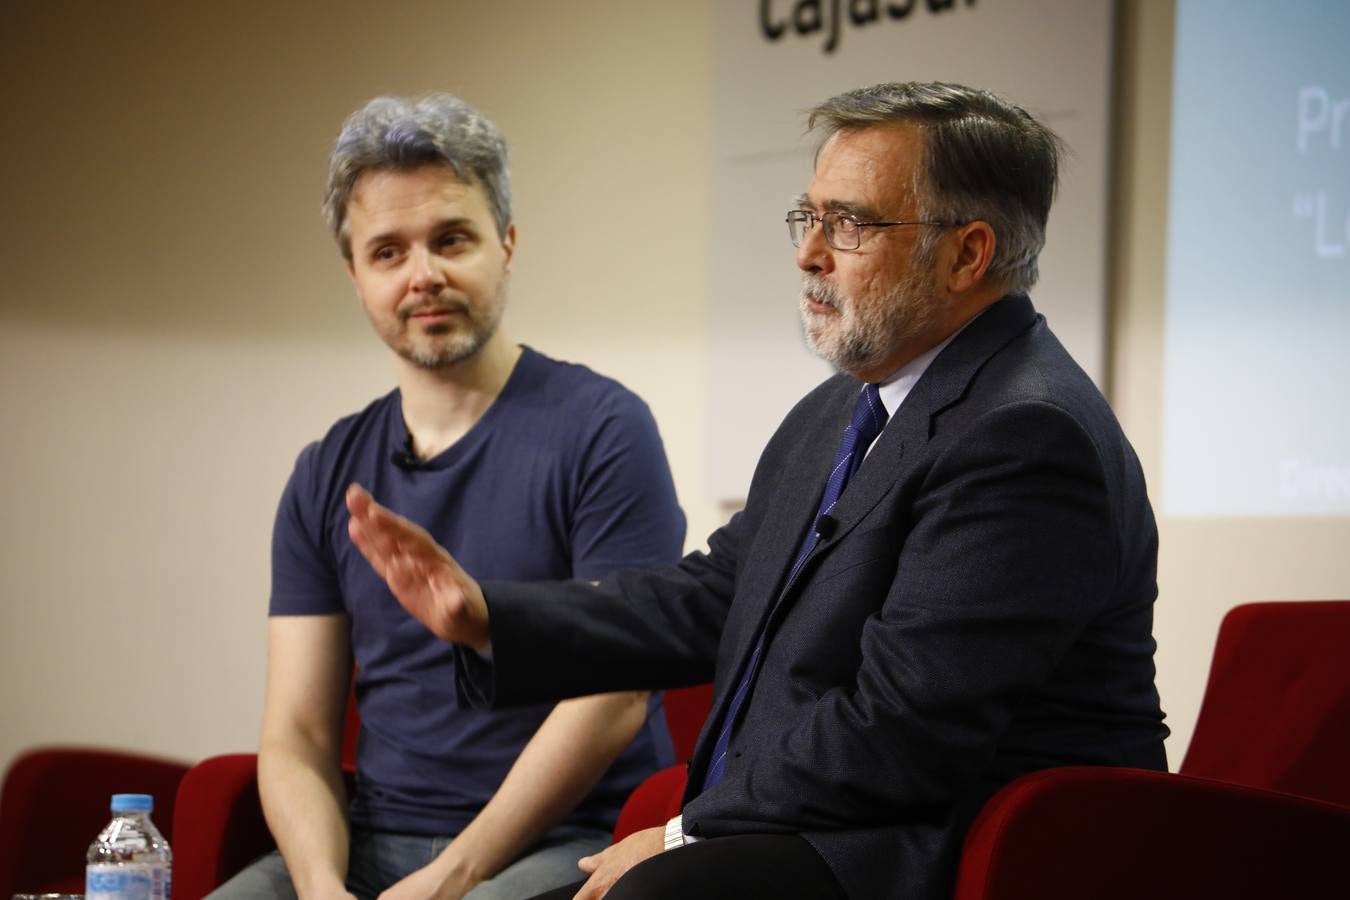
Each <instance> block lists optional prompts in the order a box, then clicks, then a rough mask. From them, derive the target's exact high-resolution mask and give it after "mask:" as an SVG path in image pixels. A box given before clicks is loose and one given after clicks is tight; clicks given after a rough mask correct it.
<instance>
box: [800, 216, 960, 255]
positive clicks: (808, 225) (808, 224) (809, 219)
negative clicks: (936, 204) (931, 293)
mask: <svg viewBox="0 0 1350 900" xmlns="http://www.w3.org/2000/svg"><path fill="white" fill-rule="evenodd" d="M826 216H834V218H835V220H836V221H838V220H840V219H847V220H848V221H850V222H852V223H853V227H854V228H893V227H894V226H896V225H933V226H936V227H938V228H954V227H956V226H957V225H959V224H960V223H959V222H931V221H926V220H915V221H912V222H859V221H858V220H857V219H856V218H854V217H853V216H851V215H849V214H848V213H842V212H836V211H834V210H831V211H830V212H827V213H821V214H820V215H816V214H815V213H814V212H812V211H811V210H809V209H790V210H788V214H787V215H786V216H785V217H784V218H783V221H784V222H786V223H787V227H788V239H789V240H792V222H793V219H794V217H795V218H796V219H797V221H800V222H802V223H803V225H804V226H805V227H804V228H802V236H803V237H805V236H806V233H807V232H809V231H810V230H811V229H812V228H814V227H815V223H816V222H819V223H820V225H821V227H822V228H824V226H825V217H826ZM833 231H834V228H833V227H830V228H827V229H825V243H827V244H829V245H830V247H832V248H833V249H835V250H838V251H840V252H841V253H849V252H851V251H853V250H857V249H858V248H859V247H861V246H862V232H861V231H859V232H858V233H857V235H858V243H857V244H855V245H854V246H852V247H839V246H837V245H836V244H835V243H834V241H832V240H830V234H831V233H832V232H833ZM792 246H794V247H800V246H801V241H798V240H792Z"/></svg>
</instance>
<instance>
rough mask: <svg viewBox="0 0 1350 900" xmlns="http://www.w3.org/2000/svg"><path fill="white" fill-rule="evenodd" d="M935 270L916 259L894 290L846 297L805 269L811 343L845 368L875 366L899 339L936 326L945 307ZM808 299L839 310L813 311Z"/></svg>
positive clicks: (805, 327)
mask: <svg viewBox="0 0 1350 900" xmlns="http://www.w3.org/2000/svg"><path fill="white" fill-rule="evenodd" d="M931 271H932V269H931V267H929V266H924V265H921V264H920V260H917V259H914V260H911V265H910V266H909V268H908V270H907V271H906V272H905V274H904V276H903V277H902V278H901V279H900V281H898V282H897V283H896V284H895V285H894V286H893V287H892V288H891V289H890V290H889V291H887V292H886V293H885V294H883V295H882V296H880V297H876V298H873V299H870V300H867V301H862V302H860V301H858V300H857V299H855V298H852V297H846V296H845V295H844V294H843V292H841V291H840V290H839V289H838V288H837V287H835V285H834V284H833V283H831V282H829V281H826V280H825V279H824V278H822V277H820V276H819V275H812V274H810V273H805V274H803V275H802V295H801V320H802V336H803V339H804V340H805V342H806V348H807V349H808V350H810V351H811V352H812V353H814V354H816V355H817V356H819V357H820V358H821V359H823V360H825V361H826V362H827V363H829V364H830V365H831V366H833V367H834V368H835V369H836V370H838V371H840V372H848V373H850V374H853V373H858V372H867V371H873V370H875V369H876V368H877V367H878V366H880V365H882V364H883V363H885V362H886V360H887V358H888V357H890V356H892V355H894V354H895V352H896V348H897V347H898V346H899V345H901V344H902V343H905V342H908V341H911V340H913V339H915V338H917V337H919V336H921V335H923V334H925V333H928V332H931V331H932V330H933V329H934V327H935V326H936V324H937V321H938V318H939V313H940V312H941V307H940V303H939V301H938V298H937V296H936V291H935V290H934V287H933V283H932V277H931V274H930V273H931ZM808 299H810V300H814V301H816V302H817V303H824V304H827V305H829V306H832V307H834V310H835V313H834V314H832V315H831V314H828V313H827V314H824V315H821V314H817V313H813V312H811V311H810V310H809V309H807V305H806V304H807V300H808Z"/></svg>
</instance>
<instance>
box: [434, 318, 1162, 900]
mask: <svg viewBox="0 0 1350 900" xmlns="http://www.w3.org/2000/svg"><path fill="white" fill-rule="evenodd" d="M858 390H859V385H858V383H857V382H856V381H854V380H852V379H850V378H847V377H845V376H842V375H841V376H835V377H834V378H831V379H829V380H828V381H826V382H825V383H823V384H822V385H821V386H820V387H818V388H817V389H816V390H814V391H813V392H812V393H811V394H809V395H808V396H807V397H806V398H804V399H803V400H802V401H801V402H800V403H798V404H797V406H796V407H795V408H794V409H793V410H792V412H791V413H789V414H788V416H787V418H786V419H785V420H784V422H783V424H782V425H781V426H780V427H779V429H778V431H777V433H776V434H775V435H774V437H773V439H772V440H771V441H770V442H769V445H768V447H767V448H766V449H765V450H764V454H763V456H762V457H761V459H760V462H759V465H758V468H757V469H756V472H755V476H754V480H753V481H752V483H751V487H750V493H749V496H748V499H747V503H746V507H745V510H744V511H743V512H741V513H740V514H738V515H736V516H735V517H734V518H733V519H732V520H731V521H730V522H729V523H728V524H727V525H726V526H725V527H723V528H722V529H720V530H718V531H717V532H716V533H715V534H713V535H712V537H711V538H710V540H709V552H708V553H706V554H704V553H694V554H691V555H690V556H688V557H686V558H685V559H684V560H683V561H682V562H680V563H679V564H677V565H675V566H671V567H666V568H660V569H654V570H642V571H629V572H620V573H618V574H616V575H615V576H613V577H611V578H609V579H607V580H606V582H605V583H604V584H602V585H601V586H599V587H590V586H587V585H580V584H572V585H566V586H562V585H547V586H540V585H520V584H487V585H485V586H484V591H485V594H486V596H487V599H488V605H489V612H490V616H491V623H492V639H493V660H494V662H493V664H492V666H491V667H490V668H484V669H480V670H478V671H477V672H474V673H466V674H469V675H470V676H471V677H476V679H477V680H476V682H475V684H476V685H477V687H476V688H470V689H469V690H471V691H475V692H477V693H478V694H479V696H478V697H477V700H478V701H479V702H491V703H496V704H509V703H515V702H524V701H534V700H539V699H542V698H545V697H558V696H568V695H577V694H585V693H591V692H597V691H606V690H617V689H625V688H660V687H670V686H675V685H680V684H693V683H698V682H700V681H706V680H707V679H709V678H711V677H713V676H714V675H715V676H716V692H715V698H714V703H713V714H712V716H711V717H710V719H709V723H710V724H709V725H708V726H707V727H705V729H704V733H703V735H702V737H701V738H700V740H699V744H698V748H697V750H696V751H695V755H694V759H693V761H692V763H691V765H690V790H689V792H688V794H687V795H686V797H685V805H684V813H683V815H684V826H685V830H686V831H687V832H688V833H690V834H694V835H698V836H701V837H716V836H719V835H728V834H739V833H746V832H792V833H800V834H802V835H803V836H804V837H805V838H806V839H807V840H808V841H810V843H811V844H812V845H813V846H814V847H815V848H816V849H817V850H818V851H819V853H820V855H821V856H822V857H823V858H824V859H825V861H826V863H827V864H828V865H829V866H830V868H831V869H832V871H834V873H835V874H836V876H837V877H838V878H839V881H840V882H841V883H842V884H843V885H844V887H845V888H846V890H847V891H848V894H849V896H851V897H857V898H866V900H874V898H880V897H905V898H916V897H917V898H935V900H936V898H939V897H945V896H949V895H950V890H951V880H952V874H953V871H954V867H955V862H956V858H957V854H958V853H959V850H960V842H961V838H962V836H963V834H964V832H965V829H966V827H967V826H968V824H969V821H970V819H971V818H972V817H973V816H974V814H975V813H976V812H977V811H978V810H979V807H980V805H981V804H982V803H983V802H984V800H985V799H986V798H987V797H988V796H989V795H990V794H992V793H993V792H994V791H995V790H997V789H998V788H999V787H1000V786H1001V785H1003V784H1006V783H1007V782H1008V781H1010V780H1011V779H1013V778H1015V777H1017V776H1018V775H1021V774H1023V773H1025V772H1030V771H1033V770H1036V769H1041V768H1046V767H1049V766H1057V765H1077V764H1101V765H1126V766H1139V767H1146V768H1157V769H1162V768H1165V760H1164V756H1163V749H1162V739H1163V737H1164V736H1165V734H1166V728H1165V727H1164V726H1163V725H1162V713H1161V710H1160V709H1159V704H1158V694H1157V691H1156V689H1155V688H1154V683H1153V676H1154V667H1153V652H1154V647H1155V645H1154V641H1153V637H1152V605H1153V600H1154V598H1155V596H1156V593H1157V587H1156V581H1155V564H1156V557H1157V532H1156V529H1155V527H1154V521H1153V514H1152V511H1151V509H1150V507H1149V502H1148V498H1147V496H1146V494H1145V490H1144V481H1143V475H1142V472H1141V471H1140V468H1139V464H1138V461H1137V460H1136V458H1135V455H1134V452H1133V451H1132V449H1131V448H1130V445H1129V443H1128V441H1126V439H1125V436H1124V435H1123V434H1122V433H1121V430H1120V426H1119V424H1118V423H1117V421H1116V418H1115V416H1114V414H1113V413H1112V412H1111V409H1110V407H1109V406H1108V405H1107V403H1106V401H1105V400H1104V399H1103V398H1102V396H1101V394H1100V393H1099V392H1098V391H1097V389H1096V387H1095V386H1094V385H1093V384H1092V382H1091V381H1090V380H1089V379H1088V377H1087V376H1086V375H1085V374H1084V373H1083V371H1082V370H1081V369H1080V368H1079V367H1078V365H1077V364H1076V363H1074V361H1073V360H1072V359H1071V358H1070V357H1069V355H1068V353H1067V352H1066V351H1065V350H1064V348H1063V347H1062V346H1061V345H1060V343H1059V341H1058V340H1057V339H1056V338H1055V337H1054V335H1053V334H1051V332H1050V330H1049V329H1048V328H1047V327H1046V325H1045V321H1044V319H1043V318H1041V317H1040V316H1037V315H1036V313H1035V311H1034V310H1033V309H1032V306H1031V303H1030V301H1029V300H1027V299H1026V298H1025V297H1021V296H1011V297H1007V298H1004V299H1003V300H1001V301H999V302H998V303H996V304H994V305H993V306H992V307H990V308H989V309H988V310H987V311H986V312H985V313H984V314H983V315H982V316H980V317H979V318H977V319H976V320H975V321H974V322H972V323H971V324H970V325H969V326H968V327H967V328H966V329H965V331H963V332H962V333H961V334H960V335H958V336H957V338H956V339H955V340H954V341H952V343H951V344H949V345H948V346H947V348H946V349H945V350H943V351H942V353H941V354H940V355H939V356H938V357H937V358H936V359H935V360H934V362H933V363H932V365H931V366H930V367H929V369H928V371H927V372H925V373H924V375H923V376H922V378H920V379H919V381H918V383H917V384H916V385H915V387H914V389H913V390H912V392H911V393H910V395H909V396H908V398H907V399H906V400H905V402H904V404H903V405H902V406H901V408H900V409H899V410H898V411H897V412H896V414H895V415H894V416H893V418H892V419H891V421H890V422H889V423H888V424H887V426H886V428H885V430H884V431H883V432H882V434H881V436H880V437H879V438H878V439H877V442H876V443H875V444H874V445H873V448H872V451H871V453H870V454H869V455H868V456H867V458H866V460H865V461H864V462H863V464H862V467H861V468H860V469H859V470H858V473H857V475H856V476H855V477H854V479H853V481H852V482H850V483H849V485H848V487H847V489H846V490H845V492H844V495H843V497H842V498H841V500H840V501H839V504H838V505H837V506H836V507H835V509H834V513H833V517H834V518H835V519H836V520H837V521H838V527H837V528H836V529H835V531H834V533H833V534H832V535H830V537H829V538H828V539H824V540H822V541H821V542H820V543H819V545H818V546H817V547H816V549H815V550H814V551H813V553H812V554H811V557H810V559H809V560H808V561H807V562H806V564H805V566H804V567H803V570H802V572H801V574H800V575H799V577H798V578H797V579H796V581H795V582H793V584H792V585H791V586H790V587H789V588H788V590H787V591H786V592H783V591H782V588H783V584H784V582H785V580H786V575H787V572H788V569H789V566H790V565H791V563H792V561H793V558H794V555H795V553H796V550H797V548H798V546H799V544H800V542H801V540H802V537H803V536H804V534H805V533H806V530H807V528H808V527H809V526H810V524H811V522H812V520H813V518H814V515H815V512H816V507H817V504H818V503H819V500H820V495H821V492H822V489H823V486H824V484H825V480H826V476H827V474H828V470H829V467H830V464H831V461H832V457H833V454H834V451H835V448H836V446H837V445H838V442H839V438H840V435H841V434H842V432H843V429H844V426H845V425H846V424H847V422H848V419H849V416H850V413H851V410H852V407H853V402H854V399H855V398H856V396H857V393H858ZM780 593H782V594H783V596H782V599H781V601H780V602H778V603H777V604H776V605H775V600H777V599H778V598H779V595H780ZM771 609H772V613H770V610H771ZM766 616H767V617H768V624H767V627H768V629H769V640H768V645H767V648H766V650H765V654H764V659H763V663H762V667H761V671H760V674H759V676H758V678H757V681H756V683H755V686H754V688H753V691H752V693H751V694H750V697H749V699H748V700H747V702H746V704H745V707H744V708H743V710H742V714H741V720H740V722H739V724H738V726H737V728H736V730H735V731H734V733H733V736H732V741H731V747H730V751H731V752H730V757H729V760H728V764H727V767H726V774H725V777H724V779H723V781H722V782H721V783H720V784H718V785H717V786H716V787H714V788H712V789H710V790H708V791H706V792H703V793H699V792H698V790H697V789H698V786H700V785H701V784H702V780H703V774H704V772H705V771H706V768H707V766H708V763H709V756H710V753H711V750H712V744H713V742H714V740H715V738H716V728H717V723H719V722H720V720H721V711H722V710H723V709H724V708H725V706H726V704H727V701H728V699H729V697H730V695H731V693H732V691H733V690H734V689H735V685H736V682H737V680H738V679H739V677H740V675H741V672H742V670H743V666H744V665H745V662H746V658H747V656H748V655H749V653H750V650H751V648H752V646H753V645H754V642H755V637H756V634H757V630H758V628H759V627H760V625H761V622H763V621H764V620H765V618H766ZM460 656H461V657H467V656H469V654H460Z"/></svg>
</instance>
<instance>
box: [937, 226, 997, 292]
mask: <svg viewBox="0 0 1350 900" xmlns="http://www.w3.org/2000/svg"><path fill="white" fill-rule="evenodd" d="M955 239H956V255H955V257H953V259H952V265H951V268H950V269H949V270H948V272H947V290H948V292H950V293H953V294H963V293H965V292H966V291H969V290H970V289H971V288H974V287H977V286H978V285H979V284H980V282H982V281H983V280H984V276H985V273H986V272H988V271H989V264H990V263H991V262H993V260H994V247H995V244H996V241H995V238H994V229H993V226H991V225H990V224H989V223H988V222H984V221H981V220H979V219H976V220H975V221H973V222H967V223H966V224H964V225H962V226H960V227H959V228H958V229H957V230H956V236H955Z"/></svg>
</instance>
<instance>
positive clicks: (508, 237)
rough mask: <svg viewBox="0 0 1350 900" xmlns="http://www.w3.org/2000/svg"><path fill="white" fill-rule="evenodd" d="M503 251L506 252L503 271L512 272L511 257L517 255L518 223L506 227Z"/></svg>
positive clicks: (503, 237) (503, 236)
mask: <svg viewBox="0 0 1350 900" xmlns="http://www.w3.org/2000/svg"><path fill="white" fill-rule="evenodd" d="M502 249H503V250H505V251H506V262H505V263H503V265H502V269H503V271H505V272H508V273H509V272H510V271H511V257H513V256H515V254H516V223H515V222H512V223H511V224H510V225H507V226H506V234H504V235H502Z"/></svg>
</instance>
